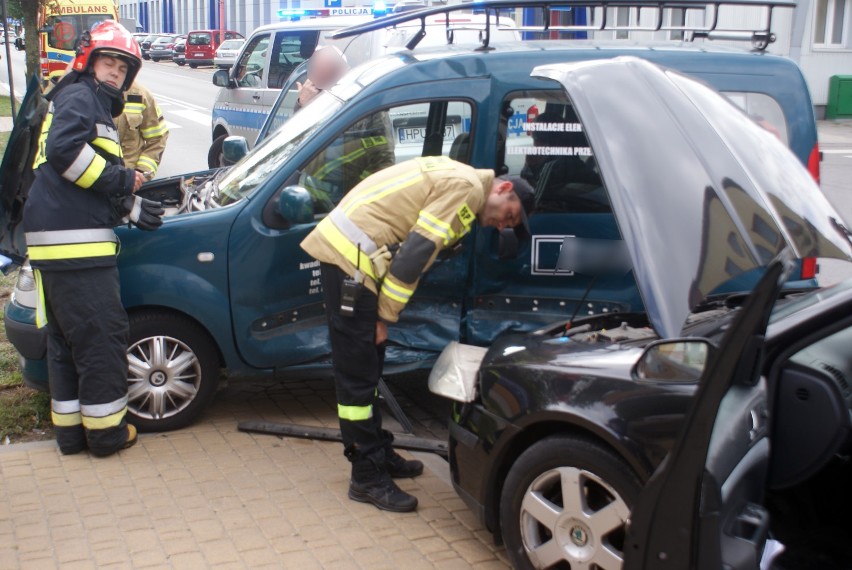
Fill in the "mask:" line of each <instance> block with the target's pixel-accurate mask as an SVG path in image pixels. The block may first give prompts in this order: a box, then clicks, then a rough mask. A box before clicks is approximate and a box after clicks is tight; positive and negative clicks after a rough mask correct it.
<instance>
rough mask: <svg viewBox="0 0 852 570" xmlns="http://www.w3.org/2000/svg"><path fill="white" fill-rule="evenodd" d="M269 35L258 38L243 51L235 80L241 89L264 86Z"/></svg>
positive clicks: (236, 69)
mask: <svg viewBox="0 0 852 570" xmlns="http://www.w3.org/2000/svg"><path fill="white" fill-rule="evenodd" d="M268 48H269V35H263V36H257V37H255V38H253V39H252V40H251V43H250V44H249V45H248V46H247V47H246V49H245V50H243V53H242V55H241V56H240V60H239V61H238V62H237V65H236V66H235V70H234V79H235V80H236V82H237V85H238V86H239V87H260V86H261V85H263V70H264V68H265V67H266V57H267V54H268V52H269V50H268Z"/></svg>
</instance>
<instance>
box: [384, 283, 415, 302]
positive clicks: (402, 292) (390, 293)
mask: <svg viewBox="0 0 852 570" xmlns="http://www.w3.org/2000/svg"><path fill="white" fill-rule="evenodd" d="M382 295H385V296H387V297H390V298H391V299H393V300H394V301H398V302H400V303H402V304H403V305H405V304H407V303H408V301H409V299H411V296H412V295H414V291H413V290H411V289H408V288H406V287H403V286H401V285H399V284H397V283H391V280H390V279H385V280H384V281H382Z"/></svg>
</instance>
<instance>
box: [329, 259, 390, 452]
mask: <svg viewBox="0 0 852 570" xmlns="http://www.w3.org/2000/svg"><path fill="white" fill-rule="evenodd" d="M320 269H321V272H320V280H321V282H322V288H323V297H324V300H325V313H326V317H327V318H328V334H329V339H330V341H331V354H332V367H333V369H334V386H335V391H336V395H337V415H338V418H339V420H340V434H341V436H342V438H343V448H344V454H345V455H346V457H347V458H349V460H350V461H356V460H358V459H362V458H370V459H372V460H373V461H374V462H376V463H377V464H378V465H382V464H383V463H384V459H385V446H386V445H389V444H388V442H387V438H386V436H385V435H384V434H383V433H382V417H381V412H380V411H379V406H378V386H379V378H380V377H381V374H382V366H383V364H384V357H385V349H384V345H382V346H376V321H377V319H378V299H377V297H376V295H375V294H373V293H372V292H371V291H370V290H369V289H367V288H366V287H364V288H362V290H361V295H360V296H359V298H358V301H357V302H356V304H355V314H354V315H353V316H351V317H347V316H343V315H341V314H340V293H341V286H342V283H343V280H344V279H345V278H346V277H347V275H346V273H345V272H344V271H342V270H340V269H339V268H338V267H337V266H335V265H331V264H327V263H323V264H322V265H321V268H320Z"/></svg>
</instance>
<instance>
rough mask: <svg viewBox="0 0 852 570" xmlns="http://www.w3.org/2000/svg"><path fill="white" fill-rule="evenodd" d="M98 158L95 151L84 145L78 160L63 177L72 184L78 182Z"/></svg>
mask: <svg viewBox="0 0 852 570" xmlns="http://www.w3.org/2000/svg"><path fill="white" fill-rule="evenodd" d="M96 156H97V153H96V152H95V149H93V148H92V147H90V146H89V145H87V144H86V145H83V148H81V149H80V152H79V153H78V154H77V158H75V159H74V161H73V162H72V163H71V165H70V166H69V167H68V168H67V169H66V170H65V172H63V173H62V177H63V178H65V179H67V180H70V181H71V182H77V180H78V179H79V178H80V177H81V176H82V175H83V173H85V172H86V169H87V168H89V167H90V166H91V165H92V161H94V160H95V157H96ZM102 160H103V159H102Z"/></svg>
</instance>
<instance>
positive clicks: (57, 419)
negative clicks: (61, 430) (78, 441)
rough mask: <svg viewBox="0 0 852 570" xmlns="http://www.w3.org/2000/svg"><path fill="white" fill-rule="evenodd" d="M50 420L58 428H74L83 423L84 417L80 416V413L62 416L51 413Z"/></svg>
mask: <svg viewBox="0 0 852 570" xmlns="http://www.w3.org/2000/svg"><path fill="white" fill-rule="evenodd" d="M50 419H51V421H52V422H53V425H55V426H56V427H74V426H78V425H80V424H81V423H83V417H82V416H81V415H80V412H72V413H70V414H60V413H59V412H55V411H51V412H50Z"/></svg>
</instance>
